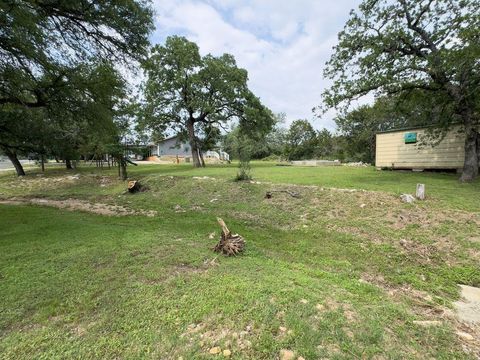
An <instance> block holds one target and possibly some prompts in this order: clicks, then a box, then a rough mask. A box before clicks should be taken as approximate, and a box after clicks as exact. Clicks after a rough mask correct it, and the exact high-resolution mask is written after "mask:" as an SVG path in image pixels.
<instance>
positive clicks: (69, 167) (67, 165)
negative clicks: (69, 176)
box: [65, 159, 73, 170]
mask: <svg viewBox="0 0 480 360" xmlns="http://www.w3.org/2000/svg"><path fill="white" fill-rule="evenodd" d="M65 166H66V168H67V169H69V170H71V169H73V167H72V162H71V161H70V159H65Z"/></svg>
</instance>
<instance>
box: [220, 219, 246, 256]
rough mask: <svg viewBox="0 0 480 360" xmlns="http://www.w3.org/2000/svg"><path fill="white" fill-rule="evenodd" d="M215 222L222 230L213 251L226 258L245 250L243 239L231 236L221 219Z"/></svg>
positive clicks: (236, 235)
mask: <svg viewBox="0 0 480 360" xmlns="http://www.w3.org/2000/svg"><path fill="white" fill-rule="evenodd" d="M217 221H218V223H219V224H220V227H221V228H222V234H221V237H220V241H219V242H218V244H217V245H215V247H214V248H213V251H215V252H218V253H222V254H224V255H227V256H235V255H238V254H239V253H241V252H242V251H243V250H244V248H245V240H244V239H243V237H242V236H240V235H238V234H232V232H231V231H230V230H228V227H227V225H226V224H225V222H224V221H223V220H222V219H220V218H217Z"/></svg>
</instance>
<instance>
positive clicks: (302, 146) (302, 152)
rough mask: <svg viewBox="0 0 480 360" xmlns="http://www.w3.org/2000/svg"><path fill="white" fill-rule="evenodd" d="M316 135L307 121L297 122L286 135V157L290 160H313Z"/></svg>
mask: <svg viewBox="0 0 480 360" xmlns="http://www.w3.org/2000/svg"><path fill="white" fill-rule="evenodd" d="M315 141H316V134H315V130H314V129H313V127H312V125H311V124H310V123H309V122H308V121H307V120H295V121H294V122H293V123H292V124H291V125H290V128H289V129H288V132H287V135H286V143H287V146H286V149H285V151H286V155H287V158H288V159H289V160H298V159H309V158H310V159H311V158H312V157H313V153H314V148H315Z"/></svg>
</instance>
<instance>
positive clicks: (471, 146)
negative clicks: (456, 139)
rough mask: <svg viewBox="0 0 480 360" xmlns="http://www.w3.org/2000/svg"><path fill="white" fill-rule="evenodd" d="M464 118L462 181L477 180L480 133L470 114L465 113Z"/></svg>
mask: <svg viewBox="0 0 480 360" xmlns="http://www.w3.org/2000/svg"><path fill="white" fill-rule="evenodd" d="M463 120H464V126H465V161H464V164H463V171H462V176H461V177H460V181H462V182H469V181H473V180H475V178H476V177H477V176H478V160H479V159H478V158H479V157H478V155H479V154H478V152H477V141H478V137H479V135H478V131H477V129H476V128H475V125H474V124H473V119H472V118H471V116H470V114H465V115H464V116H463Z"/></svg>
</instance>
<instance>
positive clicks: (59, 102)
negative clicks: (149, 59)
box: [0, 0, 153, 174]
mask: <svg viewBox="0 0 480 360" xmlns="http://www.w3.org/2000/svg"><path fill="white" fill-rule="evenodd" d="M0 24H1V27H0V79H1V81H0V129H1V131H0V150H3V152H5V153H6V154H7V155H9V157H10V158H11V159H12V161H14V162H15V155H16V153H17V152H18V151H32V148H35V149H37V150H38V149H39V146H37V145H38V144H39V143H41V144H46V143H47V141H48V142H51V141H52V140H53V139H55V138H56V139H57V140H58V141H60V140H62V139H63V140H64V141H65V143H64V144H60V143H58V141H57V143H55V144H53V145H54V147H55V148H56V149H57V150H59V149H63V150H62V151H63V152H69V150H68V149H67V145H68V144H72V143H75V142H78V140H79V139H75V140H73V136H77V135H78V136H81V137H83V138H85V137H86V136H87V134H85V133H84V130H85V129H87V126H86V125H87V124H88V127H89V128H90V129H91V130H93V128H92V127H91V125H92V124H95V126H97V127H96V128H95V130H97V131H98V129H99V127H100V126H101V125H100V124H99V123H100V122H102V121H104V122H105V124H103V125H102V126H104V127H111V125H112V120H113V118H112V110H113V108H114V107H115V104H116V100H118V93H119V91H121V90H120V88H122V87H123V84H121V82H122V81H121V79H119V73H118V72H116V71H115V70H114V69H113V67H112V65H111V64H112V63H113V61H115V63H116V64H123V65H125V66H128V64H130V63H131V61H136V60H140V59H142V58H143V57H144V55H145V54H146V49H147V46H148V43H149V42H148V34H149V32H150V31H151V30H152V28H153V20H152V10H151V9H150V7H149V5H148V2H147V1H144V0H121V1H119V0H110V1H104V0H100V1H96V0H95V1H93V0H78V1H66V0H35V1H34V0H6V1H2V2H1V3H0ZM26 129H31V130H32V131H31V132H28V131H26ZM33 130H34V131H33ZM42 134H44V135H45V136H46V138H44V139H39V137H40V136H41V135H42ZM53 134H55V136H57V137H55V136H54V135H53ZM31 137H35V138H34V139H33V140H35V141H31V140H32V139H31ZM53 145H52V146H53ZM42 147H44V146H43V145H42V146H40V148H42ZM17 162H18V161H17ZM18 164H19V163H18ZM22 172H23V170H21V171H18V169H17V173H19V174H22Z"/></svg>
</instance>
